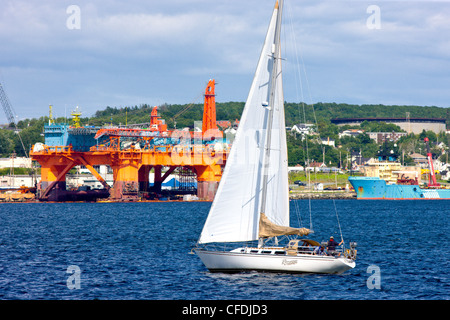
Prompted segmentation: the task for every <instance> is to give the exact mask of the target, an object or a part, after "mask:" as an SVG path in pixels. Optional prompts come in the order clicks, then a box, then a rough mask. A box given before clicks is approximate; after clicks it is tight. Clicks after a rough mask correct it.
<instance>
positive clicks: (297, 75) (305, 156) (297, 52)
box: [286, 1, 317, 230]
mask: <svg viewBox="0 0 450 320" xmlns="http://www.w3.org/2000/svg"><path fill="white" fill-rule="evenodd" d="M286 3H287V4H288V5H287V6H286V7H288V6H290V4H289V2H288V1H286ZM288 8H289V10H287V12H288V18H289V25H290V28H291V34H292V38H293V41H292V42H293V45H294V48H293V49H294V53H295V60H296V64H295V66H296V68H295V69H296V72H294V75H295V80H296V81H297V80H298V82H299V87H300V96H301V99H300V101H301V103H300V104H301V107H302V110H303V123H305V124H306V123H307V121H306V104H305V96H304V92H303V85H304V84H303V83H302V73H301V69H303V73H304V75H305V80H306V89H307V90H308V92H309V97H310V103H311V105H312V106H313V115H314V120H315V123H316V125H317V118H316V115H315V111H314V105H313V103H312V98H311V90H310V88H309V82H308V77H307V74H306V68H305V63H304V60H303V56H302V54H301V52H300V50H299V48H298V47H297V41H296V37H295V30H294V23H293V18H292V9H291V8H290V7H288ZM299 56H300V59H301V63H300V61H299ZM301 66H302V67H303V68H301ZM295 89H296V94H297V101H298V100H299V96H298V88H297V86H295ZM297 110H298V113H299V119H301V113H300V108H298V109H297ZM303 138H304V140H303ZM302 142H303V145H304V148H303V149H304V150H305V151H306V152H304V153H303V161H304V165H305V166H304V170H305V173H306V167H307V165H308V164H309V148H308V136H307V135H305V137H303V136H302ZM310 187H311V186H310ZM308 200H309V201H308V206H309V225H310V229H311V230H313V223H312V208H311V197H309V199H308Z"/></svg>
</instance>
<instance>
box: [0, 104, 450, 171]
mask: <svg viewBox="0 0 450 320" xmlns="http://www.w3.org/2000/svg"><path fill="white" fill-rule="evenodd" d="M152 108H153V106H152V105H148V104H143V105H140V106H132V107H120V108H118V107H109V106H108V107H106V108H105V109H103V110H99V111H97V112H96V113H95V114H94V116H93V117H90V118H89V117H84V118H82V119H81V120H82V121H81V124H82V125H93V126H103V125H111V124H112V125H119V124H121V125H125V124H128V125H130V124H138V123H148V122H149V121H150V112H151V110H152ZM243 108H244V103H243V102H226V103H216V114H217V120H229V121H234V120H239V119H240V116H241V113H242V110H243ZM158 112H159V115H160V117H161V118H162V119H165V121H166V123H167V125H168V128H169V129H173V128H174V126H175V125H176V127H177V128H183V127H191V128H192V127H193V125H194V121H202V115H203V104H185V105H178V104H174V105H169V104H164V105H161V106H158ZM408 112H409V116H410V117H411V118H424V117H427V118H444V119H446V120H447V126H449V123H450V116H449V112H448V109H447V108H438V107H421V106H386V105H349V104H343V103H321V102H319V103H316V104H314V105H307V104H302V103H289V102H288V103H286V104H285V115H286V126H287V127H291V126H293V125H294V124H299V123H311V124H315V125H316V132H317V133H318V136H317V135H316V136H315V137H311V139H308V141H309V142H308V145H305V143H306V142H305V141H304V140H302V139H300V138H298V137H296V136H288V149H289V150H288V151H289V164H290V165H295V164H297V163H300V164H304V163H305V161H308V160H307V158H308V159H309V161H311V160H312V159H315V160H318V161H321V160H323V158H324V157H325V160H326V162H327V164H332V165H337V164H339V163H340V162H341V161H342V159H343V158H345V157H346V155H347V154H348V153H349V152H351V151H353V150H358V151H361V152H362V154H363V156H365V157H371V156H374V155H375V153H376V152H377V150H378V149H379V146H378V145H377V144H376V143H375V142H374V141H373V140H371V139H369V138H368V136H367V135H365V134H364V135H361V136H359V137H357V138H349V137H346V138H345V139H339V137H338V134H339V132H340V131H342V128H339V127H338V126H336V125H334V124H331V122H330V120H331V119H333V118H351V117H354V118H364V117H406V114H407V113H408ZM64 121H65V119H64V118H59V119H56V122H57V123H62V122H64ZM47 123H48V117H46V116H43V117H40V118H39V119H25V120H22V121H19V123H18V127H19V128H20V129H22V131H21V137H22V140H23V142H24V145H25V147H26V148H30V147H31V145H33V144H34V143H36V142H43V141H44V137H43V135H42V132H43V128H44V125H45V124H47ZM366 125H368V124H366ZM373 125H374V124H370V126H373ZM380 126H381V127H378V128H374V127H366V128H364V129H365V130H366V131H373V130H377V131H378V130H383V129H385V130H388V131H399V130H400V129H399V128H398V127H397V128H394V127H392V125H386V124H380ZM429 135H430V141H432V142H434V141H437V140H439V137H437V136H436V135H435V134H433V133H432V132H430V133H429ZM318 137H321V138H329V139H333V140H336V146H338V145H339V146H340V148H333V147H329V146H322V145H321V144H319V143H318V141H319V140H318V139H317V138H318ZM419 139H420V137H418V136H414V137H409V138H407V139H406V138H405V139H403V140H405V141H407V142H408V143H407V145H408V148H407V147H406V142H405V146H403V150H408V152H411V151H417V150H422V151H423V150H425V149H424V148H423V146H421V145H420V141H419ZM443 140H444V142H445V143H447V145H448V144H449V143H448V141H447V140H448V139H447V138H445V137H441V139H440V140H439V141H443ZM401 143H403V141H401ZM411 146H413V147H411ZM306 150H308V154H307V153H306ZM12 152H16V154H17V155H18V156H23V155H24V152H23V148H22V146H21V144H20V140H19V138H18V135H17V134H15V133H14V132H13V131H12V130H9V129H1V130H0V156H2V157H8V156H10V154H11V153H12ZM437 153H438V152H437V151H436V154H437Z"/></svg>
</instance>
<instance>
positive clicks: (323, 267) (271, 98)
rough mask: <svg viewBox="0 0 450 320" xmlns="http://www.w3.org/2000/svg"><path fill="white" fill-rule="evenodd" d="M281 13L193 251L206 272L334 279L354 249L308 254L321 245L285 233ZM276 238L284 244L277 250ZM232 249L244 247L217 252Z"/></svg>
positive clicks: (302, 231) (301, 233) (295, 232)
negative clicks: (294, 274)
mask: <svg viewBox="0 0 450 320" xmlns="http://www.w3.org/2000/svg"><path fill="white" fill-rule="evenodd" d="M282 9H283V1H282V0H281V1H279V2H278V1H277V2H276V4H275V7H274V10H273V14H272V17H271V20H270V24H269V28H268V31H267V35H266V39H265V42H264V45H263V48H262V52H261V55H260V58H259V61H258V64H257V68H256V72H255V76H254V78H253V82H252V85H251V88H250V91H249V95H248V98H247V101H246V104H245V107H244V110H243V113H242V116H241V120H240V123H239V127H238V130H237V132H236V136H235V140H234V142H233V145H232V147H231V150H230V153H229V156H228V159H227V163H226V165H225V168H224V172H223V175H222V178H221V181H220V184H219V187H218V189H217V192H216V195H215V197H214V200H213V203H212V205H211V208H210V211H209V214H208V217H207V219H206V222H205V224H204V226H203V230H202V232H201V235H200V238H199V239H198V242H197V246H196V247H195V248H194V249H193V251H194V252H195V253H196V254H197V255H198V256H199V258H200V259H201V261H202V262H203V263H204V265H205V266H206V268H207V269H208V270H209V271H211V272H240V271H249V270H257V271H273V272H298V273H337V274H340V273H342V272H344V271H346V270H348V269H350V268H354V267H355V261H354V260H355V254H356V250H355V249H354V248H350V249H347V250H346V251H343V252H340V253H337V254H334V255H326V254H315V252H314V251H313V250H315V251H317V250H316V249H317V248H319V247H320V244H319V243H318V242H317V241H314V240H311V239H302V238H299V237H305V236H307V235H308V234H310V233H313V231H312V230H310V229H307V228H293V227H290V226H289V184H288V170H287V169H288V168H287V166H288V163H287V145H286V129H285V119H284V97H283V87H282V72H281V71H282V70H281V54H280V51H281V50H280V31H281V17H282ZM293 237H295V238H293ZM279 238H282V239H281V240H285V241H286V242H287V243H286V245H280V244H279V242H278V240H279ZM239 243H243V245H240V246H238V247H237V248H231V249H230V248H227V249H225V250H224V249H223V248H225V247H227V245H230V244H232V245H236V244H239ZM272 243H273V244H272ZM218 248H219V249H218Z"/></svg>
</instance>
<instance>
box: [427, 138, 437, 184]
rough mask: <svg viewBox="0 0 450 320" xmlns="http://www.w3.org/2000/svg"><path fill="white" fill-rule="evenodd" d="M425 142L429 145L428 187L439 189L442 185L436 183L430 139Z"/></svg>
mask: <svg viewBox="0 0 450 320" xmlns="http://www.w3.org/2000/svg"><path fill="white" fill-rule="evenodd" d="M424 141H425V143H426V144H427V158H428V165H429V167H430V179H429V185H428V186H429V187H439V186H440V184H439V183H437V182H436V175H435V173H434V166H433V157H432V155H431V150H430V144H429V140H428V138H425V139H424Z"/></svg>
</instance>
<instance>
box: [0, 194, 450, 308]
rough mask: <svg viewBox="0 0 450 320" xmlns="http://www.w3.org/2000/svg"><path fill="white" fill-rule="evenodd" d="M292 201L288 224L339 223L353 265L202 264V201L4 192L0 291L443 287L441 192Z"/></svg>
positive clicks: (184, 294)
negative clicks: (315, 270)
mask: <svg viewBox="0 0 450 320" xmlns="http://www.w3.org/2000/svg"><path fill="white" fill-rule="evenodd" d="M290 204H291V212H292V214H291V220H292V225H293V226H298V225H299V223H301V224H302V225H303V226H305V227H310V223H311V222H312V229H313V230H314V232H315V233H314V234H313V235H312V236H311V238H312V239H315V240H318V241H319V242H320V241H325V240H327V239H328V238H329V236H331V235H333V236H334V238H335V239H336V240H340V238H341V233H342V236H343V238H344V241H345V242H346V243H347V244H348V243H349V242H350V241H354V242H357V244H358V247H357V249H358V257H357V261H356V267H355V268H354V269H352V270H349V271H347V272H346V273H344V274H342V275H314V274H278V273H258V272H247V273H237V274H223V273H210V272H208V271H207V270H206V269H205V267H204V265H203V264H202V262H201V261H200V259H199V258H198V257H197V256H196V255H193V254H190V251H191V249H192V247H193V246H195V243H196V241H197V238H198V236H199V234H200V232H201V229H202V227H203V224H204V222H205V219H206V217H207V214H208V211H209V208H210V206H211V203H210V202H143V203H22V204H21V203H15V204H8V203H5V204H0V299H2V300H16V299H21V300H37V299H45V300H93V299H99V300H143V299H145V300H226V299H228V300H234V299H241V300H246V299H252V300H281V299H282V300H368V299H370V300H447V299H449V298H450V265H449V260H450V259H449V258H450V254H449V250H448V248H447V247H446V244H447V243H448V240H449V237H448V235H449V233H450V230H449V223H448V221H449V218H448V216H449V213H450V208H449V205H448V202H446V201H380V200H379V201H370V200H367V201H358V200H312V201H308V200H293V201H291V202H290ZM309 207H311V219H310V212H309ZM297 211H298V212H300V216H298V215H297V214H296V212H297ZM336 212H337V213H338V214H336ZM339 226H340V228H339Z"/></svg>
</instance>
